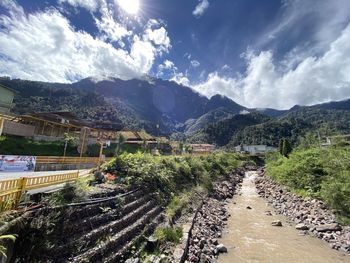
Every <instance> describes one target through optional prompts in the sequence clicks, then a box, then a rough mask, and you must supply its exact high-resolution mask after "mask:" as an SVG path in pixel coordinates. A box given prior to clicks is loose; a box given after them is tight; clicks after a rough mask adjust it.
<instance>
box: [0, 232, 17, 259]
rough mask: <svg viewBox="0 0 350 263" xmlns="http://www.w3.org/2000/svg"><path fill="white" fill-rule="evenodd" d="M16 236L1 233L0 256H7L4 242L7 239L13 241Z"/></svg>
mask: <svg viewBox="0 0 350 263" xmlns="http://www.w3.org/2000/svg"><path fill="white" fill-rule="evenodd" d="M16 238H17V235H2V236H0V256H3V257H4V258H6V257H7V255H6V252H7V249H6V246H5V242H6V241H7V240H9V241H12V242H15V241H16Z"/></svg>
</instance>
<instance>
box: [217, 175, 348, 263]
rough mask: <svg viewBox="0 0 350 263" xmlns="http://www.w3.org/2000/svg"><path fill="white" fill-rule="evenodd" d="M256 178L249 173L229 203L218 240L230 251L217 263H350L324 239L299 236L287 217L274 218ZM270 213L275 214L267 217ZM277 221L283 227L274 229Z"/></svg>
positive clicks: (221, 256) (275, 216)
mask: <svg viewBox="0 0 350 263" xmlns="http://www.w3.org/2000/svg"><path fill="white" fill-rule="evenodd" d="M255 177H256V172H247V173H246V175H245V179H244V181H243V184H242V188H241V189H240V191H239V192H238V194H237V195H236V196H235V197H234V198H233V200H231V202H230V203H229V204H228V211H229V213H230V214H231V217H230V218H229V219H228V225H227V227H226V231H224V233H223V237H222V238H221V239H220V240H219V242H220V243H222V244H224V245H225V246H226V247H227V248H228V253H227V254H221V255H220V257H219V260H218V263H236V262H237V263H239V262H245V263H247V262H249V263H255V262H259V263H265V262H266V263H281V262H283V263H294V262H295V263H337V262H350V256H347V255H345V254H343V253H341V252H338V251H336V250H333V249H331V248H330V247H329V245H328V244H327V243H326V242H324V241H322V240H319V239H317V238H314V237H311V236H308V235H306V236H302V235H299V231H297V230H296V229H295V228H294V225H289V224H288V223H287V221H286V217H284V216H282V215H275V213H273V208H272V207H270V206H269V205H268V204H267V202H266V200H265V199H263V198H262V197H260V196H259V195H258V193H257V190H256V188H255V184H254V179H255ZM247 206H250V207H251V208H252V209H247ZM267 211H271V212H272V215H270V216H269V215H267V214H266V213H267ZM275 220H280V221H281V222H282V224H283V226H282V227H276V226H272V225H271V222H272V221H275Z"/></svg>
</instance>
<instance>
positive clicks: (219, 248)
mask: <svg viewBox="0 0 350 263" xmlns="http://www.w3.org/2000/svg"><path fill="white" fill-rule="evenodd" d="M216 250H217V251H218V252H219V253H227V247H225V246H224V245H223V244H219V245H217V246H216Z"/></svg>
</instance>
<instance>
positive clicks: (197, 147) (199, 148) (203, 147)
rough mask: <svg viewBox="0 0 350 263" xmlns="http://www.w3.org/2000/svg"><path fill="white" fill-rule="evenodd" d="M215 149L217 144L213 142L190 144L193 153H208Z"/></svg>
mask: <svg viewBox="0 0 350 263" xmlns="http://www.w3.org/2000/svg"><path fill="white" fill-rule="evenodd" d="M214 150H215V145H213V144H205V143H202V144H190V151H191V153H193V154H208V153H211V152H213V151H214Z"/></svg>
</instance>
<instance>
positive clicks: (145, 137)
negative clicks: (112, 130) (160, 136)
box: [117, 131, 158, 145]
mask: <svg viewBox="0 0 350 263" xmlns="http://www.w3.org/2000/svg"><path fill="white" fill-rule="evenodd" d="M117 134H118V135H117V136H119V135H121V136H123V137H124V139H125V143H126V144H138V145H142V144H144V143H147V144H148V145H157V143H158V142H157V139H156V138H154V137H152V136H151V135H149V134H148V133H146V132H142V131H140V132H138V131H119V132H118V133H117Z"/></svg>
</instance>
